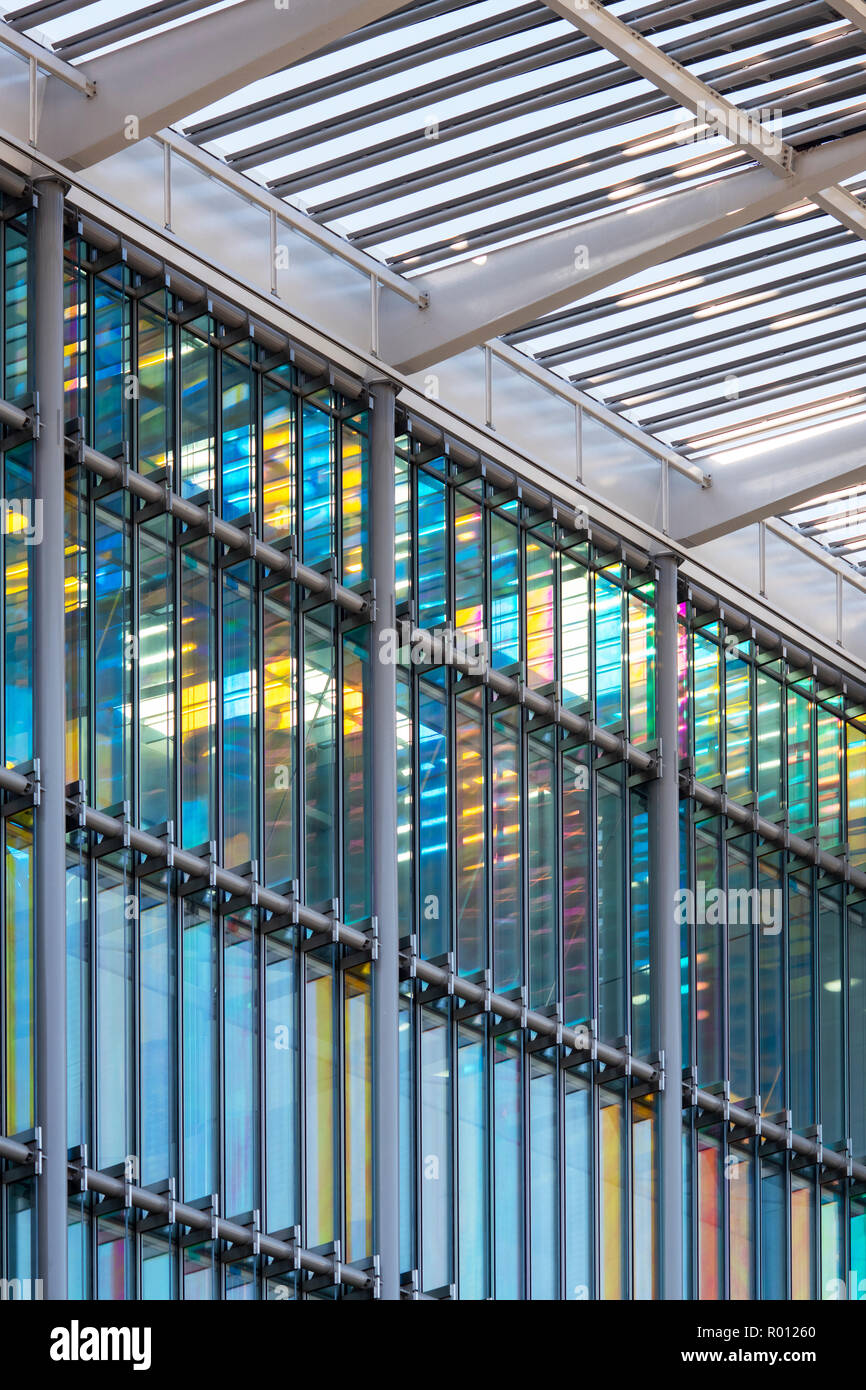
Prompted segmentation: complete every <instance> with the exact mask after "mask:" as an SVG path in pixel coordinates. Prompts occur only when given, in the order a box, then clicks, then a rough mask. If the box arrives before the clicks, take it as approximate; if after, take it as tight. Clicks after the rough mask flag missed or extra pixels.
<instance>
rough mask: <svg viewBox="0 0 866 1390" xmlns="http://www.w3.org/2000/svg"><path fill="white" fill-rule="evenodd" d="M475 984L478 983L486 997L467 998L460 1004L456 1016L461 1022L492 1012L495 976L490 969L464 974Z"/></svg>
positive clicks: (455, 1012)
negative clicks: (491, 1004)
mask: <svg viewBox="0 0 866 1390" xmlns="http://www.w3.org/2000/svg"><path fill="white" fill-rule="evenodd" d="M464 979H466V980H468V981H469V983H471V984H473V985H478V986H479V987H480V988H481V989H482V990H483V991H484V997H483V998H482V999H479V1000H477V1001H473V1000H471V999H466V1000H464V1001H463V1002H462V1003H460V1004H458V1006H457V1008H456V1009H455V1010H454V1017H455V1018H456V1019H457V1020H458V1021H460V1022H467V1021H468V1020H469V1019H472V1018H478V1017H479V1015H482V1014H489V1013H490V992H491V985H492V980H493V976H492V974H491V972H490V970H489V969H484V970H476V971H474V973H473V974H471V975H468V976H464Z"/></svg>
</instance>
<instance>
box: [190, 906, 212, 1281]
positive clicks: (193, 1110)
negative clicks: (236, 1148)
mask: <svg viewBox="0 0 866 1390" xmlns="http://www.w3.org/2000/svg"><path fill="white" fill-rule="evenodd" d="M182 910H183V1137H184V1138H183V1143H184V1147H183V1173H184V1176H183V1191H184V1198H185V1200H187V1201H196V1200H197V1199H198V1198H200V1197H206V1196H208V1195H209V1194H210V1193H211V1192H216V1191H217V1133H216V1127H217V1117H218V1113H219V1076H218V1053H217V1046H218V1043H217V1027H218V1013H217V1010H218V1008H219V941H218V937H217V933H216V926H215V923H214V922H213V920H212V915H211V910H210V909H209V908H208V907H205V906H203V905H201V904H199V903H196V902H194V901H192V900H191V899H190V898H185V899H183V908H182ZM208 1296H210V1295H208Z"/></svg>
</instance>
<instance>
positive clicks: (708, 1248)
mask: <svg viewBox="0 0 866 1390" xmlns="http://www.w3.org/2000/svg"><path fill="white" fill-rule="evenodd" d="M723 1210H724V1208H723V1201H722V1153H721V1147H720V1144H719V1141H718V1139H716V1138H715V1137H713V1136H712V1135H709V1134H699V1135H698V1297H699V1298H700V1299H711V1300H716V1299H720V1298H724V1287H725V1286H724V1278H725V1266H724V1258H725V1256H724V1227H723V1219H722V1213H723Z"/></svg>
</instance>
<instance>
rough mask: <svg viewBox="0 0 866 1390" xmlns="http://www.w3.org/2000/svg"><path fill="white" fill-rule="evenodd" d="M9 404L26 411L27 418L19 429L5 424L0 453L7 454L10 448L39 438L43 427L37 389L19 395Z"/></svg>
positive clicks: (0, 441) (0, 438) (0, 442)
mask: <svg viewBox="0 0 866 1390" xmlns="http://www.w3.org/2000/svg"><path fill="white" fill-rule="evenodd" d="M9 404H10V405H14V406H17V408H18V409H19V410H24V411H26V412H27V420H26V421H25V423H24V424H23V425H22V426H21V428H20V429H17V430H16V429H12V427H11V426H9V425H4V426H3V431H2V437H0V454H6V453H8V452H9V450H10V449H16V448H17V447H18V445H19V444H27V443H29V442H30V441H31V440H34V441H35V440H37V439H38V438H39V435H40V431H41V427H42V426H41V421H40V418H39V393H38V392H37V391H30V392H28V393H27V395H26V396H19V397H18V399H17V400H15V401H10V402H9ZM7 431H8V432H7Z"/></svg>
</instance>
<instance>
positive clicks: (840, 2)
mask: <svg viewBox="0 0 866 1390" xmlns="http://www.w3.org/2000/svg"><path fill="white" fill-rule="evenodd" d="M827 3H828V5H829V6H830V8H831V10H835V11H836V13H837V14H840V15H841V16H842V18H843V19H847V20H849V21H850V23H851V24H854V25H855V26H856V27H857V28H858V29H862V30H863V32H864V33H866V4H864V3H863V0H827Z"/></svg>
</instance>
